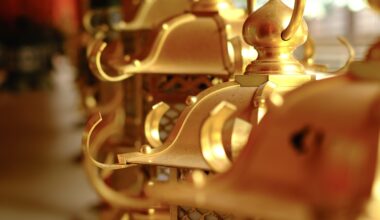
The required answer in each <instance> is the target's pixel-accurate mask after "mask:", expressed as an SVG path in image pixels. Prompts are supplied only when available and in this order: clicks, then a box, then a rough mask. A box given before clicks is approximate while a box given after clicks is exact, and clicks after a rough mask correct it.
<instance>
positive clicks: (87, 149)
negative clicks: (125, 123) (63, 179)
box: [82, 113, 134, 170]
mask: <svg viewBox="0 0 380 220" xmlns="http://www.w3.org/2000/svg"><path fill="white" fill-rule="evenodd" d="M90 121H95V122H94V123H93V124H92V125H90V126H88V127H87V128H86V130H85V132H84V134H83V142H82V145H83V148H84V149H83V152H84V155H85V157H86V158H88V159H89V160H90V161H91V162H92V163H93V164H94V165H95V166H97V167H99V168H101V169H111V170H119V169H125V168H127V167H130V166H134V165H125V164H105V163H101V162H99V161H97V160H96V159H95V158H94V157H93V155H92V152H91V136H92V133H93V132H94V130H95V128H96V127H97V126H98V125H99V124H100V123H101V122H102V121H103V118H102V115H101V114H100V113H99V114H95V115H94V116H93V117H92V118H91V119H90ZM115 121H119V120H118V119H115ZM111 132H114V131H113V129H112V131H111ZM102 136H103V137H104V138H105V137H109V135H108V132H104V133H102Z"/></svg>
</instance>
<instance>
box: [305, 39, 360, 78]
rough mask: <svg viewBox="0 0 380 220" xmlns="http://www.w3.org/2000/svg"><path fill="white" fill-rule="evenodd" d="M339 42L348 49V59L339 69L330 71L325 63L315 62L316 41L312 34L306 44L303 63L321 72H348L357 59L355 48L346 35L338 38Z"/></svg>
mask: <svg viewBox="0 0 380 220" xmlns="http://www.w3.org/2000/svg"><path fill="white" fill-rule="evenodd" d="M337 39H338V40H339V42H340V43H341V44H342V45H343V46H344V47H345V48H346V49H347V51H348V59H347V61H346V63H345V64H344V65H343V66H342V67H340V68H339V69H337V70H333V71H328V70H327V67H326V66H325V65H319V64H315V63H314V55H315V43H314V41H313V39H312V38H311V36H309V37H308V39H307V41H306V43H305V44H304V57H303V59H302V63H303V64H304V65H305V67H306V69H307V68H308V67H309V68H310V69H312V70H317V71H321V72H326V73H330V74H338V73H342V72H346V71H347V70H348V68H349V65H350V63H352V61H354V59H355V50H354V48H353V47H352V45H351V44H350V42H348V40H347V39H346V38H344V37H338V38H337Z"/></svg>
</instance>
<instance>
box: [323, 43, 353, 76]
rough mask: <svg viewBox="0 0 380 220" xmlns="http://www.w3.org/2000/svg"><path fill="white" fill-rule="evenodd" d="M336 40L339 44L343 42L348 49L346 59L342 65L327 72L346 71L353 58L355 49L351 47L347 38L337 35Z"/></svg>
mask: <svg viewBox="0 0 380 220" xmlns="http://www.w3.org/2000/svg"><path fill="white" fill-rule="evenodd" d="M338 40H339V42H340V43H341V44H343V46H345V47H346V49H347V51H348V59H347V61H346V63H345V64H344V66H342V67H341V68H339V69H338V70H335V71H332V72H329V73H332V74H337V73H342V72H345V71H347V70H348V69H349V66H350V64H351V63H352V61H354V59H355V50H354V48H353V47H352V45H351V44H350V42H348V40H347V39H346V38H344V37H338Z"/></svg>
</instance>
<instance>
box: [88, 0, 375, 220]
mask: <svg viewBox="0 0 380 220" xmlns="http://www.w3.org/2000/svg"><path fill="white" fill-rule="evenodd" d="M166 1H167V0H155V1H152V0H151V1H140V2H137V4H138V5H135V6H134V7H136V8H138V10H135V13H136V14H135V15H134V19H133V20H132V21H130V22H125V21H118V22H115V23H107V22H106V23H103V24H100V25H98V26H96V27H94V26H93V25H92V24H91V19H92V18H93V17H94V16H96V14H98V15H99V14H100V15H101V16H104V14H106V15H107V13H106V12H112V11H110V10H108V11H107V10H103V11H102V10H101V11H98V12H96V11H91V12H89V13H88V14H87V16H85V19H84V23H85V26H86V27H87V30H88V31H89V32H91V33H92V39H91V41H90V42H89V43H88V47H87V55H88V62H89V66H90V69H91V70H92V72H93V73H94V75H95V76H97V77H98V78H99V79H100V81H99V82H98V84H99V86H98V90H99V91H98V92H99V93H100V96H99V97H98V98H97V97H96V96H95V95H92V96H91V95H86V96H85V97H84V99H90V100H94V101H93V102H92V103H93V105H88V106H87V107H88V112H89V114H91V115H92V117H91V119H90V120H89V123H88V124H87V128H86V132H85V134H84V138H83V146H84V148H83V149H84V154H85V168H86V171H87V173H88V176H89V178H90V180H91V183H92V184H93V186H94V188H95V189H96V190H97V192H98V193H99V194H100V195H101V197H102V198H103V199H104V200H105V201H106V202H107V203H109V204H110V205H111V206H114V207H117V208H120V209H122V210H124V211H123V212H124V213H125V214H124V215H123V218H132V219H139V218H142V219H146V218H149V219H169V218H171V219H199V218H207V219H209V218H217V219H229V218H252V219H256V218H258V219H359V217H360V218H361V219H378V218H380V213H379V211H378V208H376V207H378V206H379V205H380V203H379V201H378V200H379V199H380V196H378V197H376V192H377V193H379V191H380V188H379V187H380V186H379V184H380V182H379V181H380V180H378V178H377V172H378V171H379V169H377V155H378V146H379V125H380V84H379V74H377V72H376V71H377V67H378V66H379V65H380V64H379V63H378V59H377V58H376V57H377V56H378V52H377V51H378V50H377V47H376V46H375V47H374V48H373V49H371V50H370V53H369V54H372V55H368V57H370V58H368V59H367V60H365V61H362V62H350V61H351V60H352V57H353V52H352V49H351V48H350V47H349V45H348V43H347V42H346V41H345V40H341V41H342V43H344V44H345V45H347V46H348V49H349V51H350V56H351V57H350V59H349V62H350V65H349V66H348V65H347V66H344V67H343V68H342V69H340V70H339V71H336V72H334V73H328V72H327V70H326V68H325V67H323V66H320V65H316V64H314V63H313V59H312V56H313V43H312V40H311V38H310V37H309V40H308V43H307V44H306V46H305V48H306V49H305V59H304V61H303V62H302V64H301V62H299V61H298V60H297V59H295V58H294V57H293V55H292V53H293V51H294V50H295V49H296V48H297V47H299V46H301V45H302V44H304V43H305V42H306V41H307V39H308V31H307V25H306V22H305V21H304V20H303V11H304V7H305V0H296V1H295V5H294V10H292V9H290V8H288V7H287V6H286V5H285V4H283V3H282V1H281V0H270V1H268V2H267V3H266V4H265V5H264V6H263V7H261V8H259V9H256V8H255V1H248V10H247V11H248V14H249V16H247V13H246V12H244V11H242V10H240V9H236V8H234V6H233V4H232V3H231V2H230V1H228V0H197V1H175V4H174V2H171V3H167V4H165V2H166ZM373 2H374V1H372V2H371V3H372V4H374V3H373ZM376 3H377V2H376ZM176 4H178V5H176ZM116 11H117V10H116ZM158 21H159V22H158ZM142 30H144V31H142ZM241 30H243V34H241V33H240V32H241ZM115 33H116V34H115ZM131 33H133V34H132V36H134V37H132V39H134V41H133V42H134V45H133V46H134V48H133V49H132V50H130V51H128V49H125V45H124V48H123V47H122V46H123V43H124V44H125V41H124V42H123V41H122V40H120V39H121V38H122V37H120V36H123V35H127V36H129V37H130V36H131ZM136 33H138V34H136ZM141 33H143V34H141ZM115 35H116V36H117V37H116V38H115V37H114V39H116V40H113V41H112V40H111V41H110V43H108V44H107V43H105V41H106V40H108V39H110V38H112V37H113V36H115ZM142 35H143V36H142ZM136 36H137V37H136ZM141 38H143V39H148V40H145V41H143V42H142V43H141V42H140V45H139V43H138V41H136V39H141ZM128 39H131V38H128ZM243 39H244V40H243ZM115 42H116V43H115ZM253 48H255V49H256V50H254V49H253ZM123 49H124V51H123ZM107 50H110V51H107ZM131 51H132V52H131ZM136 51H137V52H136ZM256 51H257V52H256ZM126 54H127V55H126ZM303 64H304V65H303ZM243 67H245V69H244V68H243ZM317 79H318V80H317ZM102 102H104V103H105V104H102ZM94 103H99V104H98V105H96V104H94ZM95 111H100V113H101V116H100V115H99V114H96V113H95V114H94V112H95ZM379 172H380V171H379ZM118 173H119V174H118ZM113 176H117V177H113ZM110 179H111V182H113V183H114V185H113V184H112V183H109V182H110ZM376 187H377V188H376ZM209 210H212V211H209ZM221 213H223V214H221Z"/></svg>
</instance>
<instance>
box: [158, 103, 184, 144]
mask: <svg viewBox="0 0 380 220" xmlns="http://www.w3.org/2000/svg"><path fill="white" fill-rule="evenodd" d="M185 107H186V105H185V104H182V103H177V104H173V105H171V108H170V110H169V111H168V112H167V113H166V114H165V115H164V116H163V117H162V119H161V122H160V138H161V140H165V139H166V138H167V137H168V135H169V134H170V131H171V130H172V129H173V127H174V125H175V122H176V121H177V118H178V116H179V115H180V114H181V112H182V111H183V109H184V108H185Z"/></svg>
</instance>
